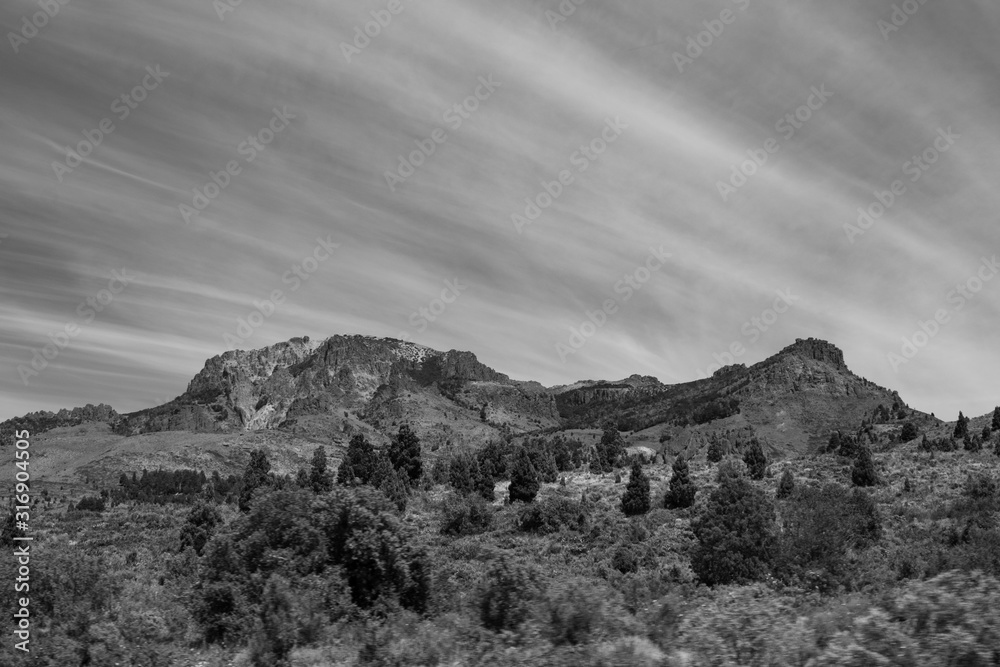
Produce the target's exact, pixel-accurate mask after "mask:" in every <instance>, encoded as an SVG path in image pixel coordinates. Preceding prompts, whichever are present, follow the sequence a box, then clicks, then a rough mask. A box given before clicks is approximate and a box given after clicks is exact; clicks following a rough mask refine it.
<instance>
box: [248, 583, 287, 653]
mask: <svg viewBox="0 0 1000 667" xmlns="http://www.w3.org/2000/svg"><path fill="white" fill-rule="evenodd" d="M296 629H297V628H296V623H295V619H294V618H293V617H292V591H291V587H290V586H289V584H288V581H287V580H286V579H284V578H283V577H281V576H280V575H271V577H270V578H269V579H268V580H267V584H266V585H265V586H264V598H263V600H262V601H261V605H260V611H259V613H258V616H257V626H256V628H255V631H254V634H253V639H252V641H251V642H250V662H251V664H253V665H254V667H284V666H285V665H288V664H289V663H288V656H289V654H290V653H291V651H292V648H293V647H294V646H295V635H296Z"/></svg>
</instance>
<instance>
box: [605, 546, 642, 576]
mask: <svg viewBox="0 0 1000 667" xmlns="http://www.w3.org/2000/svg"><path fill="white" fill-rule="evenodd" d="M611 567H613V568H615V569H616V570H618V571H619V572H621V573H622V574H628V573H630V572H636V571H638V570H639V557H638V556H637V555H636V553H635V549H633V548H632V547H630V546H629V545H627V544H619V545H618V548H617V549H615V553H614V555H613V556H612V557H611Z"/></svg>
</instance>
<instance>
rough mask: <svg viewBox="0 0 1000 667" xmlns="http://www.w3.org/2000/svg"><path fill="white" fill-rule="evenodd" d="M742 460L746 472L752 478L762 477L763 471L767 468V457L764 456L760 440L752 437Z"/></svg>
mask: <svg viewBox="0 0 1000 667" xmlns="http://www.w3.org/2000/svg"><path fill="white" fill-rule="evenodd" d="M743 462H744V463H746V464H747V472H748V473H749V474H750V477H752V478H753V479H764V472H765V471H766V470H767V457H766V456H764V449H763V448H762V447H761V446H760V441H759V440H757V438H753V439H752V440H751V441H750V446H749V447H748V448H747V451H746V452H744V454H743Z"/></svg>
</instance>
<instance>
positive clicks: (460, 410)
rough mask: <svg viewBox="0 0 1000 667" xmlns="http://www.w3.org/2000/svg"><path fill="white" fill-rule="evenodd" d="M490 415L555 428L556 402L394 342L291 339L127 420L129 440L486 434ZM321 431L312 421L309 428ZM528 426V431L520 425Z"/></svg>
mask: <svg viewBox="0 0 1000 667" xmlns="http://www.w3.org/2000/svg"><path fill="white" fill-rule="evenodd" d="M484 408H491V409H492V410H493V413H492V416H493V418H494V421H495V424H496V426H498V427H499V426H502V424H503V423H507V422H512V425H513V426H520V427H521V428H525V429H527V428H529V427H530V426H529V424H535V425H536V426H535V428H540V427H542V426H554V425H556V424H557V423H558V415H557V412H556V409H555V405H554V402H553V400H552V398H551V396H549V395H547V394H545V392H543V391H540V390H538V389H535V388H533V387H532V386H530V385H529V384H527V383H518V382H514V381H512V380H510V378H508V377H507V376H506V375H504V374H503V373H498V372H497V371H494V370H493V369H491V368H489V367H488V366H486V365H485V364H483V363H481V362H480V361H479V360H478V359H477V358H476V355H474V354H472V353H471V352H460V351H457V350H452V351H449V352H438V351H436V350H432V349H430V348H427V347H424V346H421V345H416V344H414V343H408V342H403V341H399V340H395V339H388V338H374V337H370V336H333V337H331V338H328V339H327V340H325V341H323V342H315V341H309V340H308V339H292V340H291V341H288V342H285V343H278V344H277V345H272V346H270V347H267V348H263V349H259V350H250V351H246V350H237V351H230V352H226V353H224V354H221V355H219V356H216V357H213V358H212V359H209V360H208V361H207V362H206V363H205V367H204V368H203V369H202V370H201V371H200V372H199V373H198V374H197V375H196V376H195V377H194V378H193V379H192V380H191V382H190V383H189V384H188V388H187V391H186V392H185V393H184V394H183V395H182V396H181V397H179V398H178V399H177V400H176V401H173V402H171V403H168V404H167V405H166V406H161V407H160V408H154V409H153V410H149V411H144V412H143V413H136V414H135V415H129V416H128V418H127V419H126V420H125V423H124V424H123V425H122V427H121V429H120V430H121V431H122V432H125V433H138V432H144V431H150V430H153V431H158V430H176V429H194V430H219V431H228V430H236V429H242V430H247V431H255V430H260V429H268V428H276V427H278V426H282V425H286V426H287V425H291V426H296V425H298V424H305V423H311V422H310V419H309V418H312V417H323V418H325V419H326V420H325V421H321V422H317V423H321V424H322V427H323V428H329V427H330V426H331V424H338V425H339V424H340V420H344V419H347V420H364V421H367V422H369V423H370V424H375V425H376V426H377V427H379V426H386V425H387V424H386V422H388V423H389V424H391V422H394V421H398V420H400V419H406V420H416V421H427V422H428V423H431V422H433V421H434V420H439V421H440V420H447V416H444V415H447V414H448V413H449V410H452V411H453V413H452V414H451V421H452V422H455V421H457V420H458V419H459V416H461V417H462V418H463V420H464V421H472V422H473V423H475V424H477V425H478V424H480V423H482V422H484V421H489V420H486V419H485V417H484V415H483V414H481V413H482V412H483V410H484ZM312 421H315V420H312ZM521 422H524V423H521Z"/></svg>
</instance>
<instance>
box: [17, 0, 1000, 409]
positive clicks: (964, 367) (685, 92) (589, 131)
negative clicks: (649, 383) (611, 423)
mask: <svg viewBox="0 0 1000 667" xmlns="http://www.w3.org/2000/svg"><path fill="white" fill-rule="evenodd" d="M45 6H49V7H50V9H49V11H50V13H53V15H52V16H48V15H45V14H40V13H39V12H41V11H42V8H44V7H45ZM56 6H57V7H58V11H55V10H53V9H52V7H56ZM894 10H895V13H894ZM39 26H40V27H39ZM0 30H2V34H3V39H2V40H0V146H2V150H0V419H5V418H9V417H12V416H15V415H20V414H24V413H26V412H29V411H34V410H42V409H45V410H57V409H59V408H62V407H73V406H77V405H83V404H86V403H100V402H104V403H108V404H111V405H113V406H114V407H115V408H116V409H117V410H118V411H119V412H128V411H134V410H138V409H142V408H145V407H150V406H153V405H158V404H160V403H163V402H165V401H167V400H169V399H171V398H173V397H175V396H177V395H179V394H181V393H182V392H183V391H184V390H185V388H186V386H187V383H188V381H189V380H190V379H191V378H192V377H193V376H194V375H195V374H196V373H197V372H198V371H199V370H200V369H201V368H202V366H203V365H204V362H205V360H206V359H208V358H211V357H213V356H215V355H218V354H221V353H222V352H224V351H226V350H227V349H234V348H241V349H256V348H261V347H265V346H267V345H272V344H274V343H277V342H280V341H284V340H287V339H289V338H291V337H293V336H303V335H308V336H310V337H311V338H318V339H322V338H326V337H328V336H331V335H334V334H365V335H372V336H386V337H393V338H402V339H406V340H413V341H415V342H418V343H421V344H424V345H428V346H430V347H432V348H435V349H439V350H449V349H459V350H470V351H473V352H475V353H476V354H477V356H478V357H479V359H480V360H481V361H483V362H484V363H486V364H487V365H489V366H491V367H493V368H495V369H497V370H499V371H501V372H504V373H507V374H508V375H510V376H511V377H513V378H516V379H531V380H537V381H539V382H542V383H543V384H545V385H560V384H568V383H572V382H574V381H576V380H580V379H620V378H623V377H626V376H629V375H632V374H634V373H638V374H642V375H652V376H655V377H657V378H659V379H660V380H661V381H662V382H665V383H674V382H685V381H690V380H694V379H697V378H699V377H704V376H706V375H707V374H710V373H711V372H712V371H714V370H715V369H716V368H718V366H719V364H724V363H730V362H736V363H746V364H748V365H749V364H752V363H755V362H757V361H760V360H762V359H765V358H767V357H768V356H770V355H772V354H774V353H776V352H777V351H779V350H780V349H782V348H783V347H785V346H787V345H789V344H791V343H792V342H794V340H795V339H796V338H808V337H815V338H822V339H825V340H828V341H830V342H832V343H834V344H836V345H837V346H839V347H840V348H841V349H842V350H843V351H844V354H845V358H846V361H847V364H848V366H849V367H850V368H851V369H852V370H853V371H854V372H855V373H857V374H858V375H861V376H863V377H866V378H868V379H869V380H872V381H874V382H877V383H878V384H881V385H883V386H887V387H890V388H892V389H896V390H898V391H899V392H900V395H901V396H902V398H903V399H904V400H905V401H907V403H908V404H909V405H910V406H911V407H914V408H917V409H921V410H924V411H927V412H934V413H935V414H937V416H939V417H942V418H947V419H954V418H955V417H956V416H957V413H958V411H959V410H963V411H965V413H966V414H972V415H980V414H984V413H986V412H988V411H990V410H992V408H993V407H994V406H995V405H996V404H1000V391H998V389H997V383H996V372H997V369H998V368H1000V346H997V345H996V344H995V341H996V331H997V329H998V325H1000V280H992V279H993V278H994V277H995V274H996V272H997V271H998V270H1000V268H998V267H996V265H995V258H996V257H997V254H998V253H1000V240H998V234H997V221H998V220H997V215H998V211H1000V188H997V186H996V184H997V182H998V181H1000V113H997V110H998V108H1000V85H998V82H1000V49H997V48H996V35H997V34H998V33H1000V5H998V4H997V3H995V2H992V1H991V0H967V1H966V2H961V3H954V2H953V3H945V2H936V1H934V0H932V1H930V2H926V3H924V4H920V3H919V2H917V0H908V1H907V2H906V3H899V2H897V3H896V4H895V7H894V3H893V2H891V1H890V0H842V1H838V2H835V3H833V2H819V1H818V0H810V1H805V2H796V3H788V2H783V1H778V0H713V1H705V0H678V1H676V2H670V3H664V2H661V1H659V0H634V1H630V2H628V3H598V2H596V0H589V1H581V0H574V1H571V0H563V1H562V2H561V3H560V2H559V1H558V0H509V1H506V2H503V3H498V2H493V1H488V0H464V1H462V2H458V1H455V0H452V1H448V2H446V1H436V0H427V1H425V2H419V3H418V2H411V1H409V0H398V1H397V0H392V1H390V0H375V1H371V2H351V3H348V2H326V1H318V0H311V1H308V2H307V1H304V0H285V1H283V2H281V3H280V4H279V3H265V2H262V1H261V0H244V1H243V2H240V3H239V4H237V5H235V6H233V5H231V4H229V0H215V2H208V1H207V0H198V1H195V0H155V1H154V0H128V1H127V2H126V1H125V0H73V2H69V3H67V4H65V5H57V4H55V3H54V4H52V5H46V3H44V2H43V3H42V4H41V5H40V4H38V3H36V2H27V1H25V0H16V1H12V2H5V3H4V4H3V6H2V8H0ZM859 211H862V212H864V211H867V213H866V216H862V214H861V213H859ZM421 309H423V310H421ZM779 311H780V312H779ZM904 339H905V340H904ZM46 346H47V347H46Z"/></svg>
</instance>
